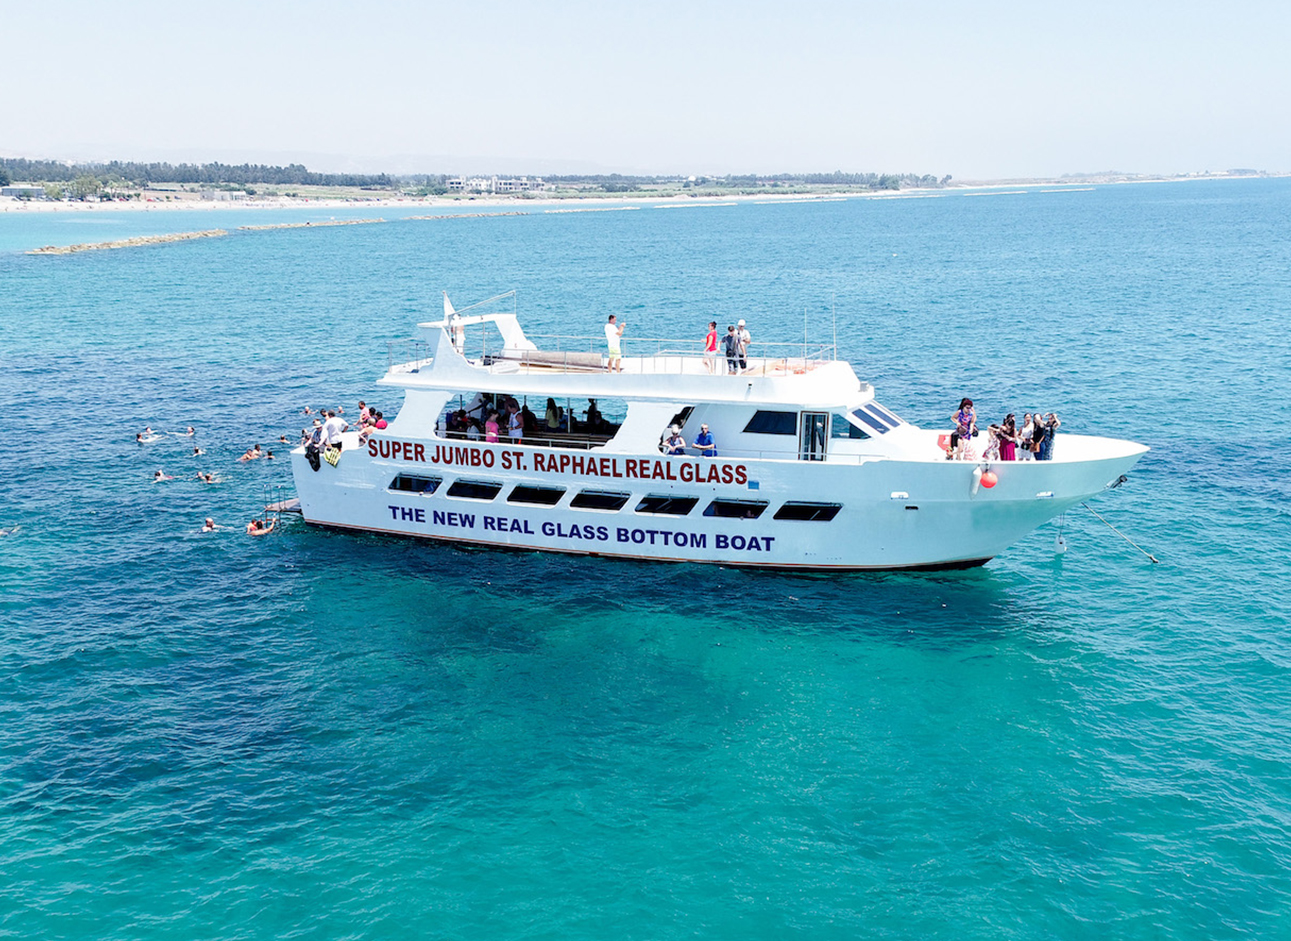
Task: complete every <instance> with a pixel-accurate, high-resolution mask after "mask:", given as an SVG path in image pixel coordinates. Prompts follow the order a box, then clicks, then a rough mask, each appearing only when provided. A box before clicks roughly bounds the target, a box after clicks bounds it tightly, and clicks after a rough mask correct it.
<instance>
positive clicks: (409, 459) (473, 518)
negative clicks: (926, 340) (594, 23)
mask: <svg viewBox="0 0 1291 941" xmlns="http://www.w3.org/2000/svg"><path fill="white" fill-rule="evenodd" d="M506 296H508V295H503V297H506ZM490 300H491V301H496V300H497V299H490ZM488 303H490V302H482V304H488ZM444 306H445V315H444V318H443V319H442V320H439V321H435V322H431V323H423V324H419V328H420V330H421V333H422V336H423V337H424V339H423V340H422V341H418V342H416V343H414V344H413V349H412V351H411V352H410V353H409V355H407V356H401V357H398V358H397V359H398V360H399V361H396V357H394V356H392V357H391V362H390V365H389V369H388V371H387V373H386V374H385V376H384V377H383V378H381V379H380V380H379V381H378V384H379V385H383V386H389V387H393V388H399V389H402V390H404V402H403V407H402V408H401V410H400V411H399V414H398V416H397V417H396V418H395V419H394V420H393V421H392V422H390V424H389V426H388V427H387V428H385V429H383V430H380V431H374V432H372V433H371V434H369V435H365V436H360V435H359V434H358V433H357V432H354V431H349V432H346V433H345V434H344V435H343V436H342V447H341V449H340V454H339V457H338V456H337V455H336V454H335V453H333V454H330V455H328V457H329V460H328V461H325V462H321V463H319V462H318V461H317V460H316V459H315V461H314V462H313V463H314V464H317V468H318V469H317V470H315V469H314V467H313V466H312V465H311V462H310V461H309V460H308V459H307V454H306V450H305V448H304V447H298V448H296V449H295V450H294V451H293V452H292V471H293V474H294V477H295V483H296V490H297V493H298V494H299V497H300V506H301V512H302V514H303V516H304V518H305V519H306V520H307V521H308V522H309V523H312V524H315V525H318V526H324V527H336V528H340V529H352V530H364V531H368V532H377V533H392V534H399V535H405V536H414V537H419V538H424V539H436V540H443V541H448V542H454V543H471V544H476V545H483V546H497V547H508V548H514V549H525V550H535V551H550V552H565V553H573V554H581V555H602V556H617V557H622V558H631V559H650V560H666V561H687V562H707V563H716V564H721V565H739V566H751V567H758V568H776V569H803V570H857V569H935V568H966V567H969V566H975V565H981V564H983V563H985V562H987V561H988V560H990V559H991V558H993V557H994V556H996V555H998V554H999V553H1001V552H1003V551H1004V550H1005V549H1006V548H1008V547H1009V546H1010V545H1012V544H1013V543H1015V542H1016V541H1018V540H1019V539H1021V538H1022V537H1023V536H1025V535H1027V534H1028V533H1030V532H1031V531H1032V530H1034V529H1035V528H1036V527H1038V526H1039V525H1041V524H1042V523H1044V522H1045V521H1046V520H1049V519H1051V518H1053V517H1054V516H1057V515H1058V514H1060V513H1062V512H1063V511H1064V510H1066V509H1068V508H1069V507H1071V506H1073V505H1075V504H1078V503H1080V502H1081V501H1084V500H1088V499H1089V498H1090V497H1092V496H1094V495H1096V494H1098V493H1099V492H1100V491H1102V490H1103V489H1105V488H1106V487H1108V486H1109V485H1113V484H1114V483H1116V482H1118V481H1119V480H1120V478H1121V475H1123V474H1124V473H1125V472H1126V471H1127V470H1129V469H1130V467H1132V466H1133V465H1134V463H1135V462H1136V461H1138V460H1139V458H1140V457H1142V455H1143V454H1144V453H1146V451H1147V448H1146V447H1144V446H1143V445H1140V444H1136V443H1134V442H1132V441H1124V440H1118V439H1114V438H1103V437H1094V436H1089V435H1075V434H1067V433H1059V434H1058V435H1057V436H1056V438H1055V443H1054V449H1053V457H1052V459H1051V460H1046V461H998V460H991V461H986V460H981V459H977V458H976V456H975V455H970V459H967V460H949V459H947V452H946V449H945V437H946V435H945V434H944V433H943V432H939V431H935V430H925V429H921V428H917V427H915V426H914V425H912V424H910V423H909V422H906V421H904V420H902V419H901V418H899V417H898V416H897V415H896V413H895V412H893V411H892V410H891V409H888V408H886V407H884V406H883V405H881V404H880V403H879V402H877V401H876V400H875V397H874V390H873V388H872V387H871V386H870V385H869V384H867V383H864V382H861V381H860V380H859V379H858V378H857V376H856V373H855V372H854V371H853V370H852V367H851V366H850V365H849V364H847V363H845V362H842V361H839V360H838V359H836V358H835V356H834V354H833V350H832V348H830V347H823V348H820V349H808V348H806V346H805V345H802V344H795V345H787V344H786V345H773V344H765V343H760V342H755V343H754V344H753V345H752V347H751V348H750V351H749V352H750V355H749V357H748V358H747V362H746V364H745V368H744V369H742V370H740V371H739V372H738V373H736V374H730V373H728V370H727V363H726V361H725V358H724V357H722V356H721V354H720V353H719V356H718V358H717V359H716V360H713V359H706V358H705V357H704V355H703V353H702V352H701V350H700V348H699V347H700V344H699V343H685V342H668V341H654V340H640V339H636V338H634V337H633V336H632V335H631V334H630V333H629V334H628V335H627V336H625V338H624V340H623V346H624V354H625V355H624V357H623V360H622V371H621V372H608V371H607V368H606V367H607V360H606V356H605V347H606V340H605V338H604V337H603V336H601V337H597V338H595V339H589V338H586V337H584V338H570V337H533V338H530V337H527V336H526V335H525V333H524V331H523V330H522V329H521V326H520V322H519V319H518V317H517V316H516V314H515V313H514V312H512V313H479V314H471V313H470V311H471V310H472V309H475V308H478V307H480V306H481V305H474V308H466V309H464V310H462V311H458V312H455V311H453V308H452V306H451V305H450V304H449V302H448V299H447V297H445V300H444ZM629 354H630V355H629ZM752 354H756V355H752ZM506 397H513V398H514V399H515V401H517V402H519V403H525V406H526V408H531V410H532V411H533V412H534V414H535V416H536V417H537V425H536V427H534V423H533V422H531V423H530V424H531V429H530V432H529V433H527V434H524V435H523V437H522V438H521V440H520V441H519V442H517V441H515V440H511V439H509V438H508V435H507V420H506V417H505V415H503V416H502V417H501V425H500V440H499V441H497V442H491V441H488V440H485V437H484V435H483V434H481V432H480V429H479V428H478V427H477V426H475V425H472V426H471V427H470V428H469V430H467V431H466V432H463V431H461V430H460V429H457V430H450V428H451V426H452V421H451V420H450V418H449V417H448V416H450V415H452V414H454V413H455V412H456V411H457V410H463V411H466V412H467V413H468V418H469V419H471V420H477V421H479V422H480V423H483V421H484V420H485V418H486V415H485V414H484V413H485V411H486V410H487V409H488V408H489V407H490V404H491V403H492V404H497V405H499V406H500V405H501V404H502V403H503V402H504V401H505V399H506ZM549 399H550V400H553V401H554V403H555V405H556V408H557V411H558V412H560V411H563V420H562V418H559V417H557V415H556V414H555V413H553V418H554V419H556V420H555V421H554V422H553V425H554V427H550V428H548V427H546V424H545V423H544V422H543V421H542V420H541V419H542V418H545V417H546V413H547V406H548V400H549ZM589 400H592V407H593V409H594V410H597V409H598V410H599V411H600V412H601V413H602V415H603V418H602V419H601V420H600V421H598V420H597V419H596V416H595V414H593V415H591V416H588V418H583V419H582V420H581V421H580V420H579V416H578V415H577V414H576V411H581V410H582V409H583V408H585V407H586V406H587V403H588V401H589ZM589 418H590V420H588V419H589ZM571 419H572V420H571ZM703 424H706V425H708V427H709V429H710V432H711V434H712V436H713V439H714V444H713V447H712V448H709V449H698V448H695V447H693V446H691V447H688V448H687V450H686V452H685V454H681V455H678V454H666V453H663V452H664V451H665V450H666V448H665V447H664V446H663V438H664V437H665V435H667V434H668V431H669V429H670V428H671V426H673V425H677V426H679V429H680V435H681V437H682V438H684V439H685V441H686V442H687V443H688V444H689V443H691V442H693V441H694V438H695V436H696V434H697V433H698V432H699V430H700V427H701V425H703ZM983 437H984V435H983ZM705 450H707V451H708V452H709V453H708V456H705V454H704V453H703V452H704V451H705ZM331 458H336V459H335V463H334V464H333V463H332V461H331Z"/></svg>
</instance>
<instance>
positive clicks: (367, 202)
mask: <svg viewBox="0 0 1291 941" xmlns="http://www.w3.org/2000/svg"><path fill="white" fill-rule="evenodd" d="M916 192H918V193H936V192H937V191H936V190H918V191H916V190H903V191H902V192H901V193H900V194H899V195H912V194H914V193H916ZM879 195H888V196H894V195H898V194H896V193H887V194H883V193H875V192H871V191H869V190H858V191H857V192H854V193H822V194H820V195H818V196H817V195H806V194H803V193H784V194H776V193H766V194H748V195H743V194H741V195H723V196H615V195H608V194H606V195H600V194H598V195H595V196H565V197H557V196H549V197H545V198H544V197H538V198H513V197H506V196H477V197H474V198H460V199H459V198H453V197H451V196H425V197H416V196H406V197H385V198H380V199H312V198H304V197H292V196H267V197H252V198H250V199H239V200H231V199H230V200H212V199H201V198H200V197H199V196H197V194H183V196H182V197H177V198H174V199H157V200H141V199H129V200H118V201H112V202H89V201H86V202H76V201H72V202H69V201H65V200H25V199H15V198H13V197H10V196H0V212H174V211H179V210H182V211H184V212H202V211H210V212H220V211H222V210H228V209H237V210H247V209H381V208H402V209H422V210H425V211H429V212H434V211H436V210H438V211H445V210H455V211H461V210H466V209H470V210H477V209H488V210H496V209H499V208H502V209H512V210H516V211H520V212H523V211H525V210H527V209H530V208H534V207H541V208H549V207H554V206H558V207H563V208H566V209H568V208H571V207H583V206H593V205H597V204H602V205H603V204H606V203H611V204H622V203H625V202H632V203H657V204H660V205H668V206H701V205H712V204H721V203H725V204H730V203H732V202H733V201H736V200H738V201H741V202H815V201H818V200H831V199H834V200H836V199H854V198H861V197H874V196H879Z"/></svg>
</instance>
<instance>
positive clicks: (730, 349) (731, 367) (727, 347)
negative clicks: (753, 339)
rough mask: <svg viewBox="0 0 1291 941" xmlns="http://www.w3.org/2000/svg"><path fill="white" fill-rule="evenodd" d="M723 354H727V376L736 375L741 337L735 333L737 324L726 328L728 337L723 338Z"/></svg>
mask: <svg viewBox="0 0 1291 941" xmlns="http://www.w3.org/2000/svg"><path fill="white" fill-rule="evenodd" d="M722 352H723V353H725V354H726V373H727V375H730V376H733V375H735V371H736V369H737V368H738V364H739V361H740V336H739V334H738V333H736V332H735V324H731V325H730V326H728V327H727V328H726V336H724V337H722Z"/></svg>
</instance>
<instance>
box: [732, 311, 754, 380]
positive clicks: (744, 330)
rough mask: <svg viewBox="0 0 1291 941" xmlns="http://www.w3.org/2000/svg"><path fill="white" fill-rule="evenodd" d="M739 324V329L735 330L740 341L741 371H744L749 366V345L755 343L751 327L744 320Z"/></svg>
mask: <svg viewBox="0 0 1291 941" xmlns="http://www.w3.org/2000/svg"><path fill="white" fill-rule="evenodd" d="M738 326H739V329H738V330H737V331H735V335H736V336H737V337H739V341H740V372H744V371H745V370H746V369H748V368H749V346H750V345H751V344H752V343H753V334H751V333H749V328H748V327H746V326H744V321H743V320H741V321H740V322H739V324H738Z"/></svg>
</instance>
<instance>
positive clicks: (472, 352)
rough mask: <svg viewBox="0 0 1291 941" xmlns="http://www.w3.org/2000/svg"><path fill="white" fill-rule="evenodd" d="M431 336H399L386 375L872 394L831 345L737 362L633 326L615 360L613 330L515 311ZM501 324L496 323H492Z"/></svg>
mask: <svg viewBox="0 0 1291 941" xmlns="http://www.w3.org/2000/svg"><path fill="white" fill-rule="evenodd" d="M418 326H419V327H420V328H421V330H422V331H423V332H424V333H425V334H426V336H425V338H424V339H419V340H410V341H406V342H405V343H404V344H391V348H390V361H389V367H388V371H387V373H386V375H385V377H384V378H382V379H381V380H380V382H381V384H382V385H393V386H401V387H404V388H418V387H420V388H434V389H450V390H458V389H481V388H488V387H489V386H492V385H503V384H504V385H505V386H506V388H507V389H508V390H511V391H517V392H518V391H523V392H527V393H530V394H566V393H568V394H576V395H617V396H620V397H631V398H647V399H650V398H654V399H674V398H677V397H678V396H682V397H687V398H696V399H702V400H706V401H738V402H760V401H767V402H794V403H800V404H841V403H844V402H848V401H855V400H856V399H857V398H858V397H864V396H865V395H866V394H872V391H871V390H870V388H869V386H868V385H867V384H865V383H862V382H860V381H859V380H858V379H857V377H856V374H855V372H853V370H852V368H851V366H850V365H849V364H847V363H845V362H842V361H840V360H838V359H837V357H836V355H835V350H834V347H833V346H832V345H824V344H805V343H766V342H762V341H758V340H756V339H755V340H754V342H753V343H752V344H751V345H750V351H751V352H752V353H755V354H756V355H748V356H746V357H743V358H741V359H740V360H738V361H736V362H735V363H734V364H733V365H734V366H735V371H734V372H732V371H731V368H730V366H731V364H728V361H727V357H726V356H725V355H724V354H723V353H722V351H721V350H720V349H719V350H718V351H717V354H716V355H715V356H714V355H708V356H706V355H705V354H704V350H703V341H702V340H678V339H653V338H637V337H632V336H625V337H624V338H623V339H622V341H621V348H622V350H623V354H624V355H623V356H622V357H621V359H619V360H618V362H617V363H616V364H615V365H616V367H617V368H615V369H614V370H613V371H611V369H610V359H609V357H608V351H607V349H606V340H605V337H604V336H601V337H587V336H555V335H552V336H535V337H532V338H530V337H528V336H526V335H525V334H524V332H523V331H522V330H521V329H520V326H519V322H518V321H517V319H516V317H515V316H514V315H512V314H486V315H481V316H477V317H461V316H457V315H454V316H452V317H446V318H445V319H444V320H442V321H436V322H432V323H423V324H419V325H418ZM490 328H496V329H490Z"/></svg>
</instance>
